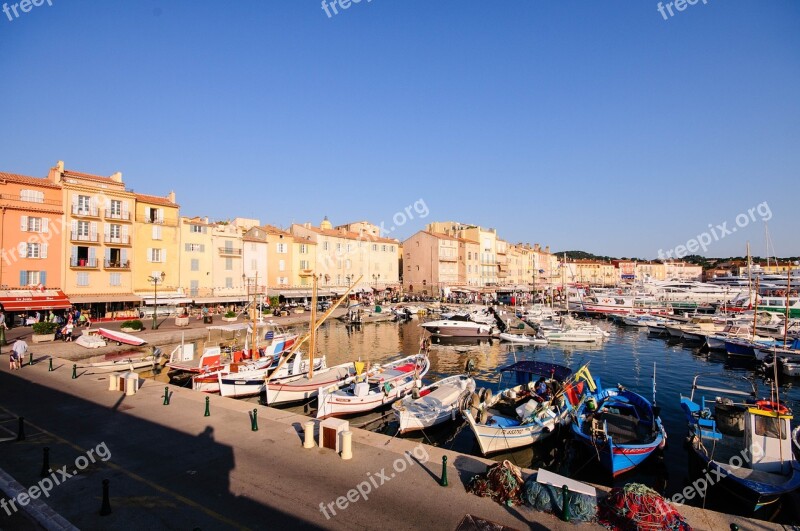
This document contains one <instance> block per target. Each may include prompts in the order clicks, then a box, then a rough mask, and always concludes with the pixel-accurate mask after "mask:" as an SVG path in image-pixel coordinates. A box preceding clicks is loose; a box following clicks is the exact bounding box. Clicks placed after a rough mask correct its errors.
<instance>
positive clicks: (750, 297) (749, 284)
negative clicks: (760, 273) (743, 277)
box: [747, 242, 753, 308]
mask: <svg viewBox="0 0 800 531" xmlns="http://www.w3.org/2000/svg"><path fill="white" fill-rule="evenodd" d="M752 263H753V261H752V259H751V258H750V242H747V295H748V301H747V302H749V303H750V307H751V308H752V306H753V272H752V268H751V265H752Z"/></svg>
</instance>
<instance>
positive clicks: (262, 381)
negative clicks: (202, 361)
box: [216, 351, 326, 398]
mask: <svg viewBox="0 0 800 531" xmlns="http://www.w3.org/2000/svg"><path fill="white" fill-rule="evenodd" d="M308 367H309V360H308V357H305V358H303V357H302V356H301V354H300V351H297V352H295V354H294V356H293V362H292V363H284V364H282V365H280V367H278V362H277V361H273V363H271V364H270V365H269V366H266V367H251V368H247V369H245V370H238V369H237V370H236V371H235V372H234V371H229V372H223V371H220V372H218V373H217V376H216V377H217V382H218V385H219V394H220V395H221V396H227V397H231V398H242V397H245V396H256V395H260V394H261V393H263V392H264V389H265V388H266V385H267V382H266V376H267V375H269V376H270V381H272V382H275V383H279V382H281V381H283V380H287V379H291V378H293V377H296V376H300V375H304V374H308ZM325 368H326V364H325V356H322V357H321V358H315V359H314V370H315V371H321V370H323V369H325Z"/></svg>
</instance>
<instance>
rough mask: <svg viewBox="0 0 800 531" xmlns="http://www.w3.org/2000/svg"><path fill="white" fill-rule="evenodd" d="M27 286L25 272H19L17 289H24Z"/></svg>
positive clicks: (26, 274)
mask: <svg viewBox="0 0 800 531" xmlns="http://www.w3.org/2000/svg"><path fill="white" fill-rule="evenodd" d="M27 285H28V272H27V271H20V272H19V287H21V288H24V287H25V286H27Z"/></svg>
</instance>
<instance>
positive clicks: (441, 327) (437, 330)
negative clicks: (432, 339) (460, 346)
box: [420, 316, 493, 337]
mask: <svg viewBox="0 0 800 531" xmlns="http://www.w3.org/2000/svg"><path fill="white" fill-rule="evenodd" d="M456 317H458V316H456ZM456 317H454V318H453V319H440V320H437V321H428V322H427V323H422V324H420V326H421V327H422V328H424V329H425V330H427V331H428V332H429V333H430V334H431V335H433V336H439V337H489V336H491V335H492V330H493V327H492V326H491V325H488V324H480V323H476V322H473V321H470V320H467V319H465V320H461V319H457V318H456Z"/></svg>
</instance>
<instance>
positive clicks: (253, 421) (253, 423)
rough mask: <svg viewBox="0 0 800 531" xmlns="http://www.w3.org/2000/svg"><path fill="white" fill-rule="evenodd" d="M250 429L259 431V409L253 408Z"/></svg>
mask: <svg viewBox="0 0 800 531" xmlns="http://www.w3.org/2000/svg"><path fill="white" fill-rule="evenodd" d="M250 430H251V431H258V410H257V409H256V408H253V418H252V419H251V420H250Z"/></svg>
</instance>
